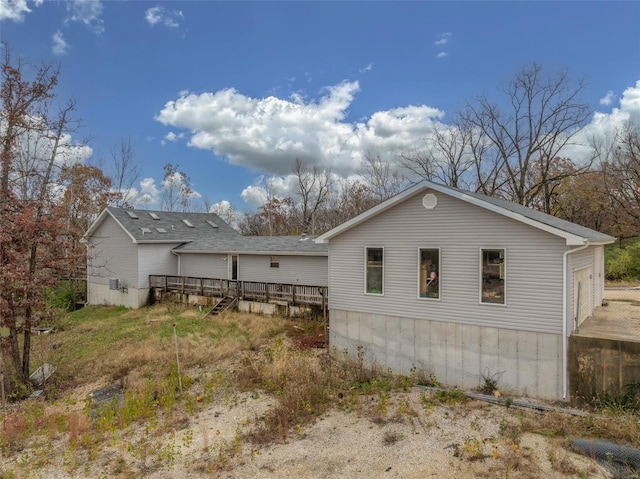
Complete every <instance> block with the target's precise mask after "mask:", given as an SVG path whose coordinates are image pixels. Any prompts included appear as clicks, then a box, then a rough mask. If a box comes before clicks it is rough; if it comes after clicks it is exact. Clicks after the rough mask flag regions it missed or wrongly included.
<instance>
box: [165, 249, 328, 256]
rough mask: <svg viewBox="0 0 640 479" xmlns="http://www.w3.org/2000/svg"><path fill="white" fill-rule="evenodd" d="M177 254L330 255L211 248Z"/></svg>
mask: <svg viewBox="0 0 640 479" xmlns="http://www.w3.org/2000/svg"><path fill="white" fill-rule="evenodd" d="M175 253H176V254H234V255H243V254H245V255H248V254H254V255H260V256H329V252H328V251H318V252H315V251H305V252H292V251H227V250H225V251H210V250H179V249H178V250H175Z"/></svg>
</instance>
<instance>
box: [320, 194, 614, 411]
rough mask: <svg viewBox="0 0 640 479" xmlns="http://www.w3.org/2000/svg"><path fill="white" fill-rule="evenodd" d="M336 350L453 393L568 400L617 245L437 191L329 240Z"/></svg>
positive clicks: (375, 212) (478, 199)
mask: <svg viewBox="0 0 640 479" xmlns="http://www.w3.org/2000/svg"><path fill="white" fill-rule="evenodd" d="M316 241H317V242H322V243H328V244H329V309H330V312H331V314H330V345H331V346H332V347H335V348H337V349H338V350H340V351H342V350H345V349H346V350H348V351H351V352H355V351H356V350H357V348H358V347H361V348H363V351H365V353H366V355H367V357H368V359H369V360H371V361H375V362H377V363H379V364H382V365H386V366H388V367H390V368H391V369H392V370H394V371H396V372H401V373H408V372H409V371H410V370H411V368H413V367H417V368H424V369H425V370H426V371H428V372H430V373H433V374H434V375H435V376H436V377H437V379H438V380H439V381H440V382H442V383H445V384H447V385H451V386H454V385H457V386H459V387H463V388H473V387H477V386H479V385H481V384H482V383H483V381H484V378H493V379H497V380H498V385H499V387H500V388H501V389H503V390H505V391H511V392H514V393H519V394H525V395H529V396H533V397H540V398H548V399H568V397H567V396H568V394H567V391H568V384H567V381H568V380H567V338H568V336H569V335H570V334H571V333H572V331H573V330H574V328H575V327H576V325H577V324H578V323H579V322H580V321H582V320H583V319H585V318H586V317H587V316H588V315H590V314H591V313H592V311H593V309H594V307H595V306H597V305H600V304H601V302H602V298H603V294H604V245H605V244H608V243H611V242H613V241H614V238H612V237H610V236H607V235H604V234H601V233H598V232H597V231H593V230H591V229H588V228H584V227H582V226H579V225H576V224H573V223H570V222H567V221H564V220H561V219H558V218H555V217H553V216H550V215H547V214H544V213H541V212H538V211H535V210H532V209H530V208H526V207H524V206H521V205H518V204H514V203H510V202H507V201H503V200H500V199H496V198H491V197H488V196H484V195H481V194H477V193H470V192H466V191H462V190H459V189H456V188H450V187H446V186H442V185H438V184H435V183H431V182H422V183H420V184H417V185H415V186H413V187H411V188H409V189H407V190H405V191H404V192H402V193H400V194H398V195H397V196H395V197H393V198H391V199H389V200H387V201H385V202H384V203H381V204H380V205H378V206H376V207H374V208H372V209H370V210H369V211H367V212H365V213H363V214H361V215H359V216H357V217H355V218H353V219H352V220H350V221H347V222H346V223H344V224H342V225H340V226H338V227H336V228H334V229H332V230H331V231H328V232H327V233H325V234H323V235H321V236H320V237H318V238H317V240H316Z"/></svg>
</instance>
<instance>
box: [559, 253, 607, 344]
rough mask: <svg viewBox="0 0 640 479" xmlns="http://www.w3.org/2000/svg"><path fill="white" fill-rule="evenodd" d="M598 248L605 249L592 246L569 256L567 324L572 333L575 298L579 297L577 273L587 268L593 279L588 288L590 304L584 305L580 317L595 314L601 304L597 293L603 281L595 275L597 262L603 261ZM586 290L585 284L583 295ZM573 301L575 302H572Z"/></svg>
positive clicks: (575, 311) (575, 310) (582, 289)
mask: <svg viewBox="0 0 640 479" xmlns="http://www.w3.org/2000/svg"><path fill="white" fill-rule="evenodd" d="M597 248H603V247H602V246H591V247H589V248H586V249H583V250H581V251H577V252H575V253H572V254H570V255H569V265H568V268H567V273H568V274H567V281H568V285H567V290H568V291H567V297H568V298H569V301H567V309H568V311H567V322H568V323H569V324H568V325H567V326H568V330H569V331H572V330H573V328H574V326H575V325H574V324H572V323H573V321H574V318H575V317H576V313H577V308H576V302H575V298H576V295H577V287H578V283H577V281H576V275H575V273H576V271H578V270H581V269H584V268H587V267H591V268H592V272H591V277H590V278H589V280H590V283H591V284H590V285H589V286H588V290H589V291H591V295H592V297H591V298H590V300H589V301H588V302H586V303H585V302H583V303H582V308H581V309H582V310H581V312H580V315H581V316H582V315H584V314H587V313H588V314H587V316H589V315H591V314H592V313H593V306H595V305H598V304H600V303H598V301H597V299H598V297H597V293H598V290H599V288H600V284H602V282H603V280H602V279H597V277H596V275H595V274H593V272H594V271H596V268H594V266H595V264H596V261H602V259H601V258H600V257H599V256H597V253H596V250H597ZM603 267H604V266H603ZM582 280H583V281H584V278H582ZM585 290H586V285H584V284H583V286H582V288H581V294H582V291H585ZM572 299H574V300H573V301H572ZM583 299H584V298H583ZM601 301H602V300H600V302H601ZM585 308H587V309H585Z"/></svg>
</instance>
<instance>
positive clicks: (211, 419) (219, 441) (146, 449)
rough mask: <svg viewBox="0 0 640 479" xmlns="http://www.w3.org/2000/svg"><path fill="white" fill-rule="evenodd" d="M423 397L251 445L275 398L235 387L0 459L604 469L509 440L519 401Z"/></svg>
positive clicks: (194, 465) (104, 464)
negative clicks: (80, 440)
mask: <svg viewBox="0 0 640 479" xmlns="http://www.w3.org/2000/svg"><path fill="white" fill-rule="evenodd" d="M425 394H426V396H425ZM428 397H429V393H428V392H425V391H424V390H423V389H420V388H414V389H412V390H411V391H410V392H408V393H398V394H393V395H392V396H391V398H390V399H389V402H388V405H387V406H386V407H385V408H384V409H385V412H384V414H381V413H380V410H381V408H380V404H379V402H378V401H379V398H378V397H377V396H376V397H373V396H371V397H367V396H364V397H362V398H361V402H360V404H356V405H354V404H346V403H345V404H342V405H340V404H339V405H338V407H337V408H335V409H334V410H332V411H330V412H329V413H327V414H325V415H324V416H322V417H319V418H318V419H317V420H316V421H315V423H314V424H311V425H309V426H307V427H304V428H296V429H295V430H293V431H291V432H290V433H289V436H288V437H287V439H286V441H284V442H283V443H275V444H271V445H268V446H255V445H252V444H251V443H250V442H249V441H248V440H247V439H243V438H241V436H240V435H241V434H242V433H245V432H248V431H249V430H250V428H252V427H253V426H254V425H255V423H256V422H257V421H259V418H260V417H261V416H262V415H263V414H264V413H265V411H267V410H268V409H269V408H270V407H271V406H272V405H273V404H274V403H275V402H274V400H273V399H272V398H270V397H267V396H261V397H256V396H252V395H249V394H241V395H238V396H234V397H233V398H228V397H227V398H219V400H218V401H215V402H213V403H210V404H207V405H206V406H203V407H202V408H201V409H199V410H198V409H196V411H195V413H194V415H192V416H184V417H175V418H173V419H172V421H173V423H174V424H175V429H174V431H173V432H170V433H163V434H155V433H153V432H152V433H149V430H148V429H145V427H143V426H142V425H140V426H137V427H135V428H133V429H132V430H130V431H128V432H119V433H117V434H114V435H113V436H112V437H111V439H110V440H108V441H106V442H104V443H101V444H100V446H99V450H98V451H93V452H92V448H91V447H80V446H76V447H75V448H74V447H70V444H69V437H68V436H67V435H58V436H57V437H55V438H49V440H48V441H45V443H46V444H43V443H42V441H38V443H37V444H35V443H34V444H33V445H32V447H29V448H27V449H25V450H23V451H22V452H21V453H20V454H18V455H16V456H13V457H12V458H11V459H10V461H7V462H5V463H4V467H5V471H11V472H13V473H14V474H15V476H13V477H20V478H22V477H29V478H31V477H32V478H42V479H54V478H55V479H58V478H104V477H126V478H134V477H135V478H138V477H145V478H151V479H168V478H177V479H182V478H184V479H186V478H200V477H202V478H205V477H208V478H220V479H241V478H256V479H260V478H310V479H313V478H318V479H320V478H323V479H333V478H336V479H337V478H356V479H359V478H362V479H365V478H366V479H372V478H406V479H418V478H429V477H439V478H467V477H468V478H475V477H484V478H494V477H510V478H518V477H521V478H530V477H544V478H564V477H589V478H602V477H609V476H608V475H607V473H606V471H605V470H603V469H602V468H601V467H599V466H598V465H597V464H596V463H595V462H594V461H592V460H591V459H589V458H586V457H583V456H580V455H577V454H574V453H572V452H570V451H568V450H567V449H566V448H565V447H564V445H563V443H562V442H561V440H558V439H555V440H552V439H549V438H546V437H543V436H539V435H533V434H528V433H524V434H517V438H516V439H515V441H516V442H518V443H519V444H518V445H516V444H515V443H514V437H515V436H514V435H511V434H509V431H512V430H517V425H518V423H519V419H518V417H519V414H520V413H519V412H518V411H514V410H513V409H510V410H507V409H506V408H504V407H501V406H495V405H494V406H492V405H488V404H487V403H484V402H480V401H470V402H467V403H466V404H463V405H460V404H458V405H438V404H434V403H433V401H428V400H427V401H425V398H428ZM376 411H377V412H376ZM42 448H45V449H44V452H45V453H46V458H43V457H42V454H43V452H42V451H43V449H42ZM1 471H2V468H1V467H0V472H1ZM0 477H12V476H9V475H5V476H2V474H0Z"/></svg>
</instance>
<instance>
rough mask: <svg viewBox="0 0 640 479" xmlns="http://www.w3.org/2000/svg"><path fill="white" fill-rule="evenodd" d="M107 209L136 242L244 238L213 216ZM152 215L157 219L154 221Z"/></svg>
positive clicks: (177, 241)
mask: <svg viewBox="0 0 640 479" xmlns="http://www.w3.org/2000/svg"><path fill="white" fill-rule="evenodd" d="M107 210H108V212H109V213H110V214H111V215H112V216H113V217H114V218H115V219H116V220H117V221H118V223H120V224H121V225H122V227H123V228H124V229H125V230H126V231H127V232H128V233H129V234H130V235H131V236H132V237H133V238H134V239H135V240H136V241H137V242H150V243H153V242H176V243H184V242H187V241H196V240H198V239H200V238H209V239H211V240H212V241H215V240H216V239H217V240H224V241H230V240H231V241H232V240H233V239H237V238H242V235H241V234H240V233H238V232H237V231H236V230H234V229H233V228H232V227H231V226H229V225H228V224H227V223H225V222H224V221H222V220H221V219H220V217H219V216H218V215H215V214H213V213H179V212H176V211H151V210H132V209H125V208H113V207H109V208H107ZM152 215H154V216H155V217H157V218H158V219H154V217H153V216H152ZM133 216H135V218H134V217H133ZM184 220H186V221H187V222H188V224H190V225H192V227H190V226H188V224H187V223H185V221H184ZM207 221H211V222H212V223H213V224H215V225H216V226H217V227H216V228H214V227H213V226H212V225H211V224H209V223H208V222H207Z"/></svg>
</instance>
